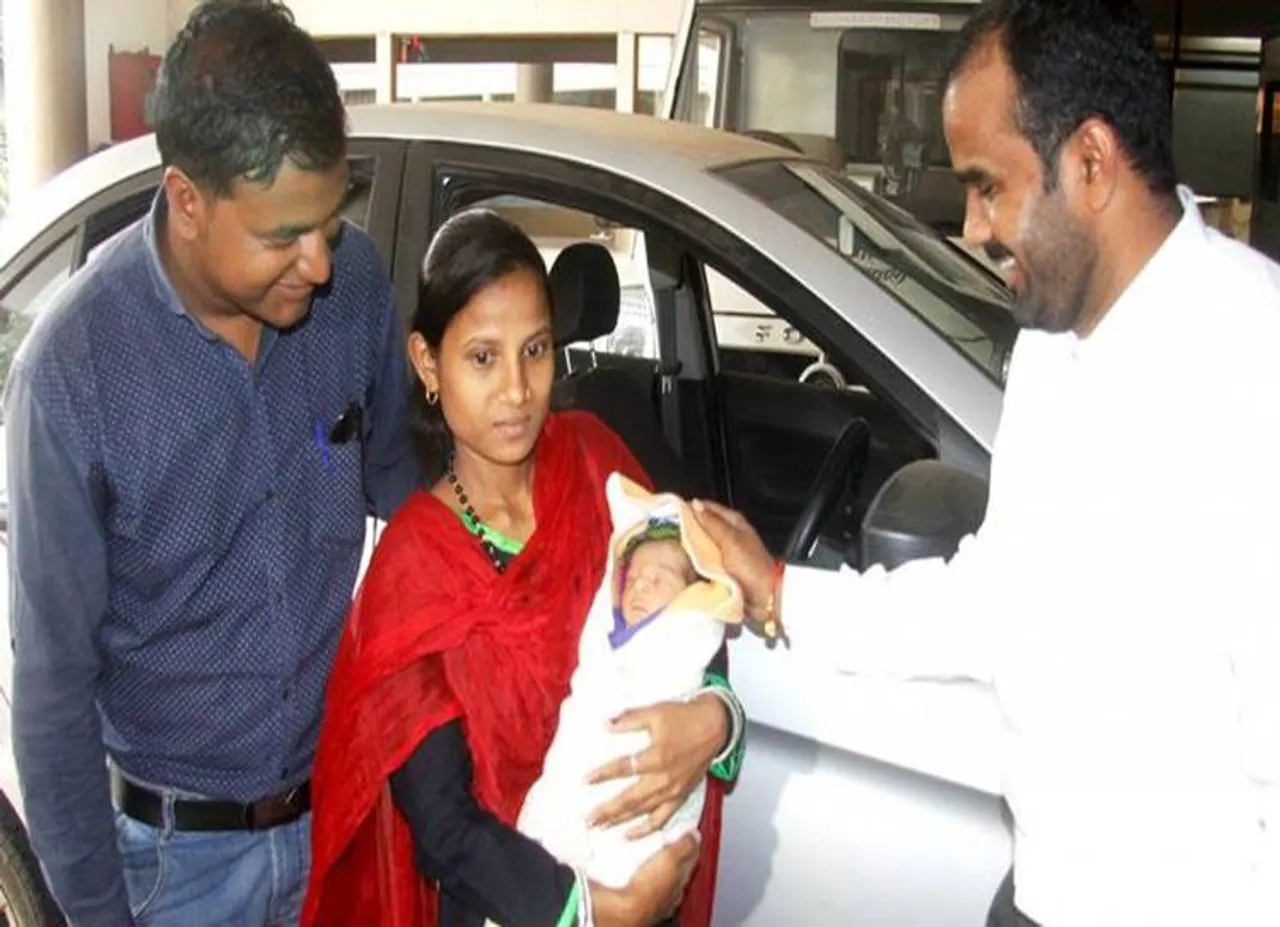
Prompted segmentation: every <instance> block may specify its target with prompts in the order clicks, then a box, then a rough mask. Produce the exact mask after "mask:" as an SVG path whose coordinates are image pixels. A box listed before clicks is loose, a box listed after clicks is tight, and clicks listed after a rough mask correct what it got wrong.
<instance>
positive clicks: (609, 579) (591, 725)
mask: <svg viewBox="0 0 1280 927" xmlns="http://www.w3.org/2000/svg"><path fill="white" fill-rule="evenodd" d="M607 493H608V499H609V508H610V512H611V514H612V516H613V524H614V541H613V543H611V545H610V548H611V549H613V548H614V547H615V546H616V545H617V542H618V540H619V539H620V538H621V537H622V536H623V535H624V534H626V533H627V532H629V531H631V530H633V529H634V528H635V527H636V526H637V524H638V523H641V522H643V521H644V520H645V519H647V518H648V517H649V516H650V515H651V514H653V513H654V512H655V511H658V510H662V511H663V512H664V513H665V514H678V511H679V506H678V505H675V504H672V505H662V504H660V505H659V506H658V507H657V509H655V508H654V507H653V506H649V505H645V504H640V503H638V502H637V501H636V500H635V499H634V498H631V497H628V496H627V494H626V493H624V491H623V490H622V487H621V483H620V481H619V479H618V477H617V475H616V474H615V475H612V476H610V477H609V479H608V482H607ZM616 575H617V564H616V563H615V562H614V558H613V557H612V556H611V557H610V558H609V564H608V567H607V569H606V571H605V577H604V579H603V581H602V582H601V584H600V589H599V591H598V592H597V593H596V596H595V599H594V600H593V602H592V605H591V611H590V612H589V613H588V616H587V622H586V625H585V627H584V628H583V631H582V636H581V639H580V641H579V645H578V666H577V669H575V670H574V673H573V676H572V678H571V680H570V693H569V695H568V696H567V697H566V698H565V700H564V702H563V703H562V704H561V707H560V720H559V725H558V727H557V728H556V734H555V738H554V739H553V740H552V742H551V748H550V750H549V751H548V752H547V759H546V763H545V765H544V767H543V771H542V775H541V776H540V777H539V779H538V781H537V782H536V783H534V786H533V788H532V789H531V790H530V792H529V795H528V796H527V797H526V798H525V803H524V806H523V807H522V809H521V812H520V818H519V821H518V822H517V827H518V829H519V830H520V831H521V832H522V833H524V834H526V835H528V836H530V837H532V838H534V839H535V840H537V841H538V842H539V843H541V844H542V845H543V846H544V847H546V848H547V850H548V851H550V852H551V854H552V855H553V856H555V857H556V858H557V859H559V860H560V861H561V862H564V863H567V864H569V865H571V866H574V867H575V868H578V869H581V870H582V871H584V872H585V873H586V875H587V877H588V878H589V879H591V880H593V881H595V882H598V883H600V884H601V885H604V886H607V887H611V888H621V887H623V886H625V885H626V884H627V883H628V882H629V881H630V880H631V876H632V874H633V873H634V872H635V871H636V869H638V868H639V867H640V865H641V864H642V863H643V862H644V861H645V860H647V859H649V857H651V856H652V855H653V854H654V853H656V852H657V851H658V850H659V849H661V848H662V847H663V845H665V844H666V843H670V842H672V841H674V840H676V839H678V838H680V837H681V836H683V835H684V834H686V833H689V832H690V831H692V830H694V829H695V828H696V827H697V825H698V821H699V819H700V818H701V816H702V805H703V801H704V797H705V785H703V784H700V785H699V786H698V788H697V789H696V790H695V792H694V793H693V795H691V796H690V797H689V799H688V800H687V801H686V802H685V803H684V805H683V806H681V808H680V810H679V811H677V813H676V814H675V815H674V816H673V817H672V819H671V820H670V821H669V822H668V823H667V825H666V827H664V828H663V829H662V830H661V831H659V832H658V833H656V834H653V835H651V836H649V837H646V838H643V839H641V840H629V839H628V838H627V836H626V834H627V831H629V830H630V829H631V828H632V827H634V826H635V823H636V822H631V823H630V824H626V825H623V826H621V827H614V828H609V829H588V828H587V825H586V821H587V817H588V816H589V815H590V814H591V812H592V811H594V810H595V809H596V808H597V807H599V806H600V805H601V804H603V803H604V802H606V801H607V800H609V799H610V798H612V797H613V796H615V795H617V794H619V793H620V792H622V791H623V790H625V789H626V788H628V787H630V786H631V785H632V784H633V782H634V781H635V780H634V779H631V778H627V779H620V780H613V781H611V782H606V783H602V784H600V785H595V786H589V785H588V784H587V781H586V780H587V776H588V774H589V773H591V771H592V770H594V769H597V768H598V767H600V766H603V765H604V764H605V763H607V762H609V761H610V760H613V759H616V758H618V757H622V756H626V755H627V754H633V753H638V752H641V751H643V750H644V749H645V748H646V747H647V746H648V745H649V736H648V734H646V733H645V732H643V731H640V732H633V733H613V732H611V731H610V730H609V722H610V720H611V719H612V718H615V717H617V716H618V715H620V714H621V713H622V712H624V711H626V710H627V709H630V708H642V707H646V706H648V705H654V704H657V703H659V702H665V701H671V700H674V699H679V698H681V697H682V696H687V695H691V694H692V693H694V692H695V691H697V690H698V689H699V688H700V687H701V686H702V681H703V677H704V674H705V671H706V668H707V665H708V664H709V663H710V662H711V659H712V658H713V657H714V656H715V654H716V651H717V650H719V649H720V645H721V643H722V642H723V640H724V632H725V626H724V622H723V620H722V619H721V618H720V617H717V615H715V614H713V613H711V612H709V611H706V610H703V609H699V608H690V607H682V606H681V601H682V600H681V599H680V598H677V600H676V601H675V602H673V603H672V604H671V605H670V606H668V608H667V609H666V610H664V611H663V612H662V613H661V614H660V615H659V616H658V617H656V618H654V619H653V620H652V621H650V622H649V623H648V624H646V625H644V626H643V627H641V628H639V629H637V631H636V632H635V635H634V636H633V637H631V638H630V639H629V640H627V641H626V643H624V644H623V645H622V646H620V647H618V648H617V649H615V648H613V646H612V645H611V644H610V642H609V633H610V631H612V630H613V628H614V613H613V608H614V595H613V589H614V578H615V576H616Z"/></svg>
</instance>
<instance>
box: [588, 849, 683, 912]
mask: <svg viewBox="0 0 1280 927" xmlns="http://www.w3.org/2000/svg"><path fill="white" fill-rule="evenodd" d="M698 850H699V842H698V837H697V835H695V834H687V835H686V836H684V837H681V838H680V839H679V840H677V841H676V842H675V843H673V844H671V845H670V846H668V847H663V848H662V849H661V850H659V851H658V852H657V853H655V854H654V855H653V856H652V857H650V858H649V860H648V862H646V863H645V864H644V865H643V866H641V867H640V868H639V869H637V870H636V873H635V875H633V876H632V877H631V881H630V882H628V883H627V887H626V888H623V889H613V888H604V887H603V886H600V885H596V884H595V883H594V882H593V883H592V884H591V906H592V908H593V909H594V913H595V922H596V924H598V925H599V927H650V925H652V924H656V923H658V922H660V921H663V920H666V919H667V918H668V917H670V916H671V915H672V914H674V913H675V910H676V908H678V907H679V906H680V899H681V898H683V897H684V888H685V886H686V885H687V884H688V883H689V876H691V875H692V874H693V867H694V866H695V865H697V862H698Z"/></svg>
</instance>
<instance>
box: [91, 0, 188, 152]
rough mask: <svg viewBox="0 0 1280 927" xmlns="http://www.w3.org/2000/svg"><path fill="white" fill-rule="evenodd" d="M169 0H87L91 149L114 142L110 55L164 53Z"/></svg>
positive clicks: (167, 36) (167, 29)
mask: <svg viewBox="0 0 1280 927" xmlns="http://www.w3.org/2000/svg"><path fill="white" fill-rule="evenodd" d="M169 5H170V0H86V2H85V5H84V46H85V84H86V87H87V98H86V100H85V104H86V113H87V117H88V121H89V150H90V151H92V150H93V149H94V148H95V147H97V146H98V145H101V144H103V143H105V142H109V141H110V140H111V88H110V85H109V81H108V73H109V72H108V68H107V55H108V54H109V52H110V49H111V46H112V45H113V44H114V45H115V49H116V51H128V52H137V51H143V50H144V49H150V51H151V52H152V53H153V54H157V55H162V54H164V49H165V46H166V45H167V44H168V43H169V37H170V34H171V33H170V32H169Z"/></svg>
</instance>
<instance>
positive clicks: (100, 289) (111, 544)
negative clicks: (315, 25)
mask: <svg viewBox="0 0 1280 927" xmlns="http://www.w3.org/2000/svg"><path fill="white" fill-rule="evenodd" d="M162 212H163V199H162V197H158V198H157V201H156V206H155V208H154V209H153V211H152V214H151V216H149V217H148V218H146V219H144V220H142V221H140V222H139V223H138V224H137V225H136V226H134V227H133V228H131V229H129V230H127V231H126V232H124V233H123V234H122V235H121V236H120V237H119V238H118V239H117V240H116V241H115V242H113V243H112V244H110V245H109V246H107V248H105V249H104V250H103V252H102V253H101V254H100V255H98V256H97V257H96V258H95V259H94V260H93V261H91V262H90V264H89V265H88V266H86V267H85V268H84V269H83V270H81V271H80V272H79V273H78V274H77V275H76V276H75V277H74V278H73V279H72V281H71V282H70V283H69V284H68V285H67V287H66V288H65V289H64V291H63V292H62V293H61V294H60V295H59V297H58V298H57V300H56V301H55V303H54V305H53V306H52V307H51V308H50V309H49V310H48V311H47V313H46V314H45V315H44V316H42V317H41V318H40V319H39V320H38V322H37V324H36V325H35V327H34V328H33V330H32V332H31V334H30V335H29V336H28V339H27V341H26V343H25V344H24V345H23V347H22V349H21V351H20V352H19V355H18V358H17V359H16V361H15V363H14V368H13V372H12V375H11V378H10V382H9V384H8V388H7V395H6V400H5V417H6V432H7V435H6V437H7V445H8V464H9V492H10V567H11V574H12V579H13V581H12V598H11V620H12V628H13V633H14V645H15V655H14V656H15V672H14V703H13V712H14V714H13V730H14V745H15V751H16V759H17V762H18V770H19V775H20V779H21V782H22V791H23V798H24V802H25V806H26V813H27V818H28V823H29V827H30V830H31V834H32V838H33V842H34V845H35V848H36V851H37V853H38V855H39V856H40V859H41V861H42V863H43V864H44V866H45V868H46V871H47V874H48V876H49V880H50V883H51V885H52V888H53V890H54V893H55V895H56V897H57V898H58V900H59V902H60V903H61V904H62V905H63V907H64V909H65V910H66V911H67V913H68V914H69V915H70V916H71V918H72V921H73V923H75V924H77V925H96V924H121V923H129V922H130V918H129V910H128V903H127V900H126V895H125V889H124V883H123V880H122V876H121V866H120V860H119V857H118V855H117V851H116V849H115V829H114V817H113V813H112V810H111V804H110V799H109V793H108V778H107V768H106V764H105V758H106V756H108V755H109V756H110V758H111V759H112V761H114V762H115V763H116V764H118V765H119V767H120V768H121V769H122V770H123V771H124V772H125V774H126V775H128V776H130V777H132V778H136V779H138V780H141V781H144V782H148V783H153V784H158V785H161V786H165V787H172V788H175V789H179V790H183V791H186V792H191V793H195V794H198V795H202V796H208V797H213V798H223V799H233V800H239V801H250V800H254V799H257V798H261V797H264V796H267V795H271V794H275V793H278V792H281V791H283V790H285V789H288V788H290V787H292V786H293V785H295V784H298V783H300V782H302V781H304V780H305V779H306V778H307V777H308V775H309V772H310V765H311V760H312V753H313V750H314V747H315V743H316V736H317V729H318V726H319V721H320V714H321V706H322V701H323V694H324V688H325V682H326V678H327V675H328V672H329V668H330V663H331V661H332V658H333V655H334V652H335V650H336V646H337V641H338V638H339V635H340V632H341V628H342V623H343V619H344V616H345V614H346V610H347V606H348V604H349V603H350V600H351V594H352V589H353V585H354V582H355V578H356V573H357V570H358V568H359V563H360V558H361V553H362V546H363V539H364V535H365V526H366V517H367V516H368V515H369V514H371V513H372V514H377V515H380V516H383V517H385V516H387V515H388V514H389V513H390V512H391V511H392V510H393V509H394V508H395V507H396V505H397V504H398V503H399V502H400V501H401V500H402V499H403V498H404V496H405V495H407V494H408V492H409V491H410V489H411V488H412V485H413V483H414V481H415V469H414V467H413V463H412V454H411V452H410V450H409V441H408V435H407V430H406V424H405V416H404V405H405V399H406V397H407V395H408V380H407V372H406V368H405V363H404V358H405V351H404V344H403V340H402V335H401V329H400V326H399V324H398V322H397V320H396V315H395V312H394V309H393V306H392V299H391V289H390V282H389V280H388V277H387V272H386V270H385V269H384V267H383V266H382V265H381V263H380V261H379V259H378V256H377V254H376V252H375V250H374V246H373V243H372V242H371V241H370V240H369V238H368V236H366V235H365V234H364V233H363V232H361V231H360V230H359V229H357V228H355V227H352V226H347V227H346V228H345V229H344V230H343V233H342V236H341V240H340V243H339V244H338V246H337V247H336V248H335V250H334V254H333V275H332V278H331V280H330V283H329V285H328V286H327V287H326V288H324V289H322V290H321V291H319V292H318V293H317V295H316V297H315V302H314V306H313V309H312V311H311V314H310V315H309V316H308V318H307V319H306V320H305V321H304V322H303V323H302V324H301V325H299V326H297V327H296V328H294V329H293V330H290V331H287V332H274V331H271V330H267V331H266V332H264V334H263V340H262V342H261V347H260V349H259V353H258V357H257V359H256V361H253V362H250V361H248V360H246V359H245V358H244V357H243V356H242V355H241V354H239V353H237V352H236V351H235V350H234V349H233V348H232V347H231V346H229V345H228V344H227V343H226V342H224V341H222V340H220V339H219V338H217V337H215V336H214V335H213V334H212V333H210V332H209V331H208V330H207V329H206V328H204V327H203V326H201V325H200V323H199V322H197V321H196V320H195V319H194V318H193V317H191V316H190V315H188V314H187V312H186V311H185V309H184V308H183V306H182V303H181V302H180V300H179V299H178V297H177V295H176V293H175V291H174V290H173V288H172V286H171V285H170V283H169V281H168V279H167V277H166V275H165V272H164V270H163V267H162V265H161V263H160V259H159V255H158V251H157V246H156V236H157V234H159V228H160V224H159V223H160V217H161V216H162ZM352 404H355V406H358V408H359V410H360V411H359V413H358V423H359V425H360V426H361V427H360V428H354V429H351V436H352V440H349V441H347V442H345V443H342V442H338V443H333V442H331V441H330V440H329V438H330V433H331V432H332V431H333V430H334V424H335V422H337V420H338V419H339V418H340V417H341V416H342V415H343V414H344V412H346V413H347V414H348V415H349V416H350V417H352V418H356V417H357V416H356V415H354V414H352V413H350V412H348V410H349V409H350V408H351V407H352ZM342 430H343V429H341V428H338V429H337V431H338V433H339V434H338V437H341V432H342ZM360 438H363V440H360Z"/></svg>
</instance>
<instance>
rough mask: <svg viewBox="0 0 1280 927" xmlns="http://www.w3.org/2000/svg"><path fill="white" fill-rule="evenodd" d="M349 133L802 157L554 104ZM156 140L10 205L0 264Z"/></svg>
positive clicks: (573, 148)
mask: <svg viewBox="0 0 1280 927" xmlns="http://www.w3.org/2000/svg"><path fill="white" fill-rule="evenodd" d="M347 112H348V115H349V120H350V135H351V137H352V138H353V139H358V138H390V139H405V140H414V139H424V140H431V141H441V142H455V143H460V144H473V145H484V146H493V147H500V148H507V149H514V150H524V151H529V152H532V153H545V154H552V155H557V156H559V157H568V158H571V159H574V160H580V161H583V162H584V163H590V164H600V165H608V164H618V163H620V162H626V161H632V162H634V159H635V156H636V154H637V153H638V152H643V154H644V158H645V160H646V161H647V162H649V166H650V167H651V168H652V169H653V170H655V172H657V173H661V174H666V175H668V176H670V174H672V173H676V174H679V173H687V172H689V171H690V170H693V171H706V170H714V169H716V168H719V167H724V166H727V165H729V164H734V163H740V162H745V161H753V160H762V159H774V158H789V159H792V160H796V159H798V158H800V157H802V156H799V155H797V154H796V152H794V151H789V150H788V149H785V148H781V147H778V146H775V145H772V144H769V143H768V142H764V141H760V140H758V139H754V138H749V137H747V136H743V135H735V134H732V133H729V132H725V131H722V130H719V129H708V128H704V127H702V126H696V125H691V124H688V123H683V122H674V121H670V120H665V119H658V118H655V117H652V116H646V115H635V114H631V113H619V112H615V111H612V110H601V109H594V108H589V107H583V106H566V105H562V104H552V103H484V102H431V103H396V104H391V105H370V106H353V107H350V108H348V110H347ZM159 163H160V155H159V152H158V150H157V148H156V142H155V136H154V135H147V136H143V137H142V138H138V139H133V140H131V141H128V142H123V143H120V144H116V145H112V146H111V147H109V148H105V149H103V150H102V151H100V152H98V153H96V154H94V155H92V156H90V157H88V158H85V159H84V160H82V161H79V162H77V163H76V164H74V165H72V166H71V167H69V168H68V169H67V170H65V171H63V172H61V173H60V174H58V175H57V176H56V177H54V178H52V179H51V180H49V181H48V182H47V183H45V184H44V185H42V186H41V187H40V188H38V189H37V190H36V191H34V192H33V193H31V194H28V195H27V196H26V197H25V198H23V199H21V200H19V201H18V202H16V203H15V204H14V208H13V209H12V210H11V211H10V213H9V215H8V216H6V217H5V218H4V220H3V221H0V266H3V265H4V264H7V263H8V262H9V261H10V260H12V259H13V257H14V256H15V255H16V254H17V252H18V251H19V250H20V249H21V248H23V247H25V246H26V245H27V244H28V243H29V242H30V241H32V240H33V239H34V238H35V237H36V236H38V235H39V234H40V233H41V232H42V231H44V230H45V229H46V228H48V227H49V226H50V225H52V224H53V223H55V222H57V221H58V220H59V219H60V218H61V217H62V216H64V215H66V214H67V213H68V212H70V211H71V210H72V209H74V208H76V207H77V206H78V205H80V204H81V203H83V202H84V201H86V200H87V199H89V198H90V197H93V196H95V195H97V194H98V193H100V192H101V191H103V190H105V189H107V188H108V187H110V186H111V185H113V184H114V183H116V182H119V181H123V180H126V179H127V178H129V177H132V176H136V175H138V174H141V173H143V172H145V171H148V170H152V169H155V168H156V167H158V166H159Z"/></svg>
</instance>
